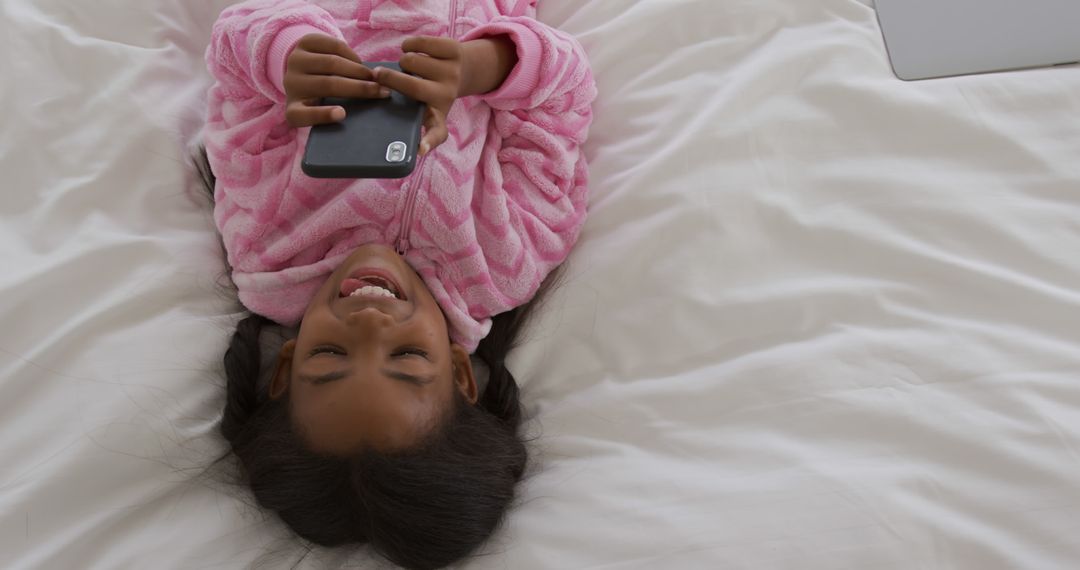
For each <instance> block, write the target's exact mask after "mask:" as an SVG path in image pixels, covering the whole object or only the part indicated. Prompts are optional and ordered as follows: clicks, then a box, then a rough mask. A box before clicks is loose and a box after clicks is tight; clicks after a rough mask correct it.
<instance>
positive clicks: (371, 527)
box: [196, 149, 553, 569]
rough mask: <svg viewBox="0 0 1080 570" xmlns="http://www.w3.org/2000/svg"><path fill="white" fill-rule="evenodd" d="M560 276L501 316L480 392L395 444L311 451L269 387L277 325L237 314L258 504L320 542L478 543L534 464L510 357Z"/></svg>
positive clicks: (229, 424) (401, 551) (415, 560)
mask: <svg viewBox="0 0 1080 570" xmlns="http://www.w3.org/2000/svg"><path fill="white" fill-rule="evenodd" d="M200 150H201V152H200V155H199V156H198V157H197V160H196V162H197V167H198V169H199V173H200V175H201V176H202V178H203V180H204V182H205V183H206V186H207V188H208V190H209V191H210V192H211V194H212V193H213V188H214V177H213V173H212V172H211V170H210V167H209V163H208V162H207V161H206V154H205V149H200ZM552 282H553V278H549V279H548V280H547V281H545V284H544V285H543V286H542V287H541V291H540V292H539V293H537V295H536V296H534V297H533V299H532V300H531V301H530V302H529V303H527V304H525V305H523V306H521V307H518V308H516V309H513V310H511V311H508V312H505V313H502V314H500V315H496V316H495V317H494V318H493V322H492V327H491V331H490V332H489V333H488V335H487V336H486V337H484V339H483V340H482V341H481V342H480V345H479V346H478V347H477V349H476V352H475V353H474V356H476V357H478V358H479V359H480V360H481V361H483V363H484V364H485V365H486V367H487V369H488V380H487V385H486V387H485V388H484V391H483V393H482V394H481V396H480V398H479V399H478V401H477V403H476V404H475V405H471V404H469V403H468V402H467V401H466V400H465V399H464V398H463V397H461V396H460V394H457V399H456V402H455V404H454V408H453V410H452V411H451V412H450V413H449V414H448V415H447V416H446V418H445V419H444V420H443V422H442V424H441V425H440V426H438V427H437V428H436V429H434V430H432V432H431V434H430V435H429V436H427V437H425V438H424V439H423V440H422V441H421V442H419V443H418V444H417V445H415V446H413V447H412V448H409V449H405V450H400V451H395V452H392V453H379V452H376V451H373V450H364V451H361V452H359V453H357V454H355V455H353V456H351V457H330V456H326V455H319V454H316V453H313V452H312V451H310V450H309V449H308V447H307V446H306V445H305V443H304V441H303V439H302V438H301V437H300V436H299V434H298V433H297V432H296V430H295V429H294V427H293V425H292V422H291V420H290V418H289V411H288V401H287V398H281V399H277V400H275V399H272V398H270V397H269V394H268V391H267V390H266V384H267V378H268V376H269V374H270V373H271V371H270V370H269V369H270V368H272V366H271V365H270V364H269V360H270V359H266V358H264V356H266V355H265V354H264V352H269V351H270V350H274V351H275V352H276V347H275V346H274V345H275V344H276V345H277V347H280V343H281V341H282V340H283V338H284V337H283V336H282V335H281V334H280V328H279V327H278V325H276V324H274V323H273V322H271V321H270V320H268V319H266V318H264V317H262V316H259V315H257V314H249V315H248V316H247V317H245V318H243V319H242V320H240V322H239V323H238V324H237V326H236V332H235V333H234V334H233V336H232V339H231V340H230V342H229V348H228V350H226V352H225V375H226V379H227V384H226V396H225V410H224V414H223V417H222V420H221V433H222V435H223V436H225V439H226V440H227V441H228V442H229V445H230V448H231V451H232V453H234V454H235V455H236V457H237V458H238V459H239V461H240V464H241V466H242V469H241V471H242V473H241V476H242V478H243V480H244V481H245V482H246V483H247V484H248V485H249V486H250V487H251V490H252V492H253V493H254V495H255V499H256V501H257V502H258V503H259V505H261V506H262V507H264V508H266V509H269V510H272V511H274V512H275V513H277V514H278V516H280V517H281V519H282V520H283V521H284V522H285V523H286V524H287V525H288V526H289V527H290V528H291V529H292V530H293V531H294V532H296V534H298V535H300V536H301V537H303V538H305V539H307V540H309V541H311V542H313V543H316V544H320V545H325V546H335V545H343V544H349V543H369V544H370V545H371V546H372V547H373V548H374V549H375V550H376V551H377V552H379V553H380V554H382V555H383V556H385V557H386V558H388V559H390V560H391V561H393V562H394V563H396V564H399V565H401V566H404V567H406V568H418V569H420V568H440V567H443V566H446V565H448V564H450V563H452V562H454V561H456V560H459V559H461V558H463V557H465V556H468V555H469V554H471V553H473V552H474V551H475V550H476V549H477V548H478V547H479V546H480V545H481V544H482V543H483V542H484V541H485V540H486V539H487V538H488V537H489V536H490V535H491V534H492V532H494V530H495V528H496V527H497V526H498V525H499V524H500V521H501V520H502V519H503V516H504V514H505V513H506V510H507V509H508V507H509V506H510V504H511V503H512V502H513V499H514V487H515V486H516V484H517V482H518V481H519V480H520V479H521V476H522V473H523V472H524V470H525V465H526V460H527V452H526V447H525V443H524V440H523V438H522V435H521V433H520V432H521V423H522V412H521V403H520V393H519V389H518V385H517V382H516V381H515V379H514V376H513V375H512V374H511V373H510V371H509V370H508V369H507V368H506V356H507V354H508V353H509V352H510V350H511V349H512V348H513V347H514V345H515V342H516V341H517V340H518V337H519V333H520V332H521V330H522V328H523V327H524V325H525V324H526V322H527V321H528V317H529V315H530V314H531V313H532V311H533V309H534V308H535V307H536V306H537V304H538V303H539V301H540V299H541V298H542V297H543V292H544V291H546V290H547V289H548V288H549V287H550V285H551V283H552ZM274 329H278V331H277V332H278V333H279V334H277V335H274V334H272V333H273V332H274ZM274 339H276V342H275V340H274ZM268 340H269V342H268ZM455 393H456V392H455Z"/></svg>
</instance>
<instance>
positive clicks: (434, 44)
mask: <svg viewBox="0 0 1080 570" xmlns="http://www.w3.org/2000/svg"><path fill="white" fill-rule="evenodd" d="M401 51H403V52H405V53H409V52H418V53H426V54H428V55H430V56H432V57H437V58H439V59H455V58H458V57H460V56H461V43H460V42H458V41H457V40H455V39H451V38H439V37H435V36H413V37H411V38H408V39H406V40H405V41H404V42H402V43H401Z"/></svg>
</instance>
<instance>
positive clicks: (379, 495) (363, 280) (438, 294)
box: [205, 0, 595, 568]
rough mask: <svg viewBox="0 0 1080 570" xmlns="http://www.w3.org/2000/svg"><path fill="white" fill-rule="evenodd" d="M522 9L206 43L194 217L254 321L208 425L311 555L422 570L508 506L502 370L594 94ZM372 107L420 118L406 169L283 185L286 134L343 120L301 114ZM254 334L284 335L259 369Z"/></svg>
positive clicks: (553, 245) (380, 20)
mask: <svg viewBox="0 0 1080 570" xmlns="http://www.w3.org/2000/svg"><path fill="white" fill-rule="evenodd" d="M534 4H535V1H534V0H533V1H530V0H406V1H402V0H351V1H345V0H324V1H319V2H306V1H303V0H249V1H246V2H242V3H240V4H237V5H235V6H232V7H230V8H228V9H227V10H225V11H224V12H223V13H222V14H221V16H220V18H219V19H218V21H217V23H216V24H215V26H214V31H213V38H212V40H211V44H210V47H209V49H208V50H207V54H206V61H207V65H208V66H209V68H210V71H211V73H212V74H213V76H214V77H215V79H216V84H215V85H214V86H213V88H212V89H211V91H210V101H209V117H208V124H207V127H206V131H205V143H206V151H207V156H208V158H209V163H210V167H211V168H212V170H213V173H214V174H215V175H216V176H217V182H216V188H215V191H214V197H215V209H214V218H215V221H216V223H217V225H218V228H219V229H220V231H221V235H222V238H223V242H224V244H225V248H226V251H227V253H228V262H229V264H230V265H231V267H232V279H233V282H234V283H235V285H236V287H237V289H238V292H239V297H240V300H241V302H242V303H243V304H244V306H245V307H246V308H247V309H249V310H250V311H251V312H252V314H251V315H250V316H249V317H247V318H245V319H243V320H242V321H240V323H239V324H238V326H237V330H236V333H235V334H234V336H233V338H232V341H231V342H230V345H229V349H228V351H227V352H226V354H225V368H226V373H227V375H228V389H227V390H228V394H227V401H226V405H225V412H224V418H223V420H222V425H221V431H222V433H223V434H224V436H225V437H226V439H228V441H229V443H230V445H231V449H232V451H233V452H234V453H235V454H236V455H237V456H238V458H239V459H240V462H241V464H242V466H243V472H244V476H245V479H246V481H247V482H248V483H249V484H250V486H251V488H252V491H253V492H254V494H255V497H256V499H257V500H258V502H259V503H260V504H261V505H262V506H263V507H265V508H268V509H270V510H273V511H275V512H276V513H277V514H278V515H279V516H280V517H281V519H282V520H283V521H284V522H285V523H286V524H288V525H289V526H290V527H291V528H292V529H293V530H294V531H296V533H297V534H299V535H300V536H302V537H304V538H305V539H308V540H310V541H312V542H315V543H318V544H323V545H338V544H345V543H363V542H370V543H371V544H372V545H373V546H374V547H375V548H376V549H377V550H378V551H379V552H381V553H382V554H384V555H385V556H387V557H388V558H390V559H391V560H393V561H394V562H397V563H398V564H401V565H403V566H407V567H411V568H434V567H440V566H444V565H446V564H449V563H451V562H453V561H454V560H457V559H459V558H461V557H463V556H466V555H468V554H469V553H470V552H472V551H473V550H474V549H475V548H476V547H477V546H479V545H480V543H482V542H483V541H484V540H485V539H486V538H487V537H488V536H489V535H490V534H491V533H492V532H493V530H494V529H495V527H496V526H497V524H498V523H499V521H500V520H501V518H502V516H503V513H504V512H505V510H506V508H507V506H508V505H509V503H510V501H511V500H512V499H513V496H514V493H513V490H514V485H515V483H516V482H517V481H518V479H520V477H521V475H522V471H523V469H524V467H525V462H526V453H525V447H524V445H523V443H522V441H521V439H520V435H519V425H520V423H521V412H520V405H519V402H518V388H517V385H516V383H515V381H514V378H513V377H512V376H511V375H510V373H509V371H508V370H507V369H506V366H505V363H504V360H505V357H506V353H507V351H509V349H510V348H511V346H512V345H513V342H514V337H515V335H516V334H517V331H518V330H519V328H520V326H521V324H522V322H523V320H524V316H525V313H526V312H527V311H528V308H529V306H530V305H529V303H530V299H533V298H534V296H535V295H537V293H538V290H539V289H540V288H541V284H542V283H543V282H544V281H545V277H546V276H548V274H549V273H550V272H551V271H553V270H554V269H555V268H556V267H557V266H558V265H559V264H560V263H561V262H562V261H563V260H564V258H565V257H566V255H567V253H568V252H569V250H570V247H571V246H572V245H573V243H574V241H575V240H576V239H577V236H578V233H579V230H580V228H581V225H582V223H583V221H584V218H585V207H586V199H587V196H586V177H587V176H586V168H585V161H584V157H583V156H582V154H581V150H580V145H581V144H582V142H583V141H584V139H585V136H586V133H587V130H588V126H589V123H590V120H591V111H590V104H591V102H592V100H593V98H594V96H595V86H594V84H593V81H592V76H591V73H590V71H589V68H588V64H587V61H586V58H585V55H584V53H583V51H582V49H581V47H580V46H579V45H578V43H577V42H576V41H575V40H574V39H573V38H571V37H570V36H568V35H566V34H564V33H561V32H559V31H557V30H554V29H552V28H550V27H547V26H545V25H543V24H541V23H539V22H537V21H536V20H535V19H534V18H533V16H534V14H535V6H534ZM364 61H400V65H401V68H402V69H403V70H404V71H406V72H408V73H399V72H395V71H391V70H385V69H378V70H377V71H376V70H373V69H370V68H368V67H366V66H365V65H364V64H363V62H364ZM389 90H396V91H400V92H402V93H404V94H405V95H408V96H410V97H412V98H414V99H418V100H420V101H423V102H425V103H426V104H427V109H428V110H427V115H426V117H425V123H424V134H423V137H422V142H421V145H420V149H419V150H420V154H421V156H420V158H419V159H418V163H417V166H416V169H415V171H414V172H413V174H412V175H410V176H409V177H408V178H404V179H401V180H315V179H311V178H308V177H307V176H305V175H304V174H303V173H302V172H301V170H300V158H301V155H302V153H303V149H304V145H305V143H306V140H307V136H308V130H309V129H307V128H305V127H309V126H311V125H314V124H320V123H327V122H334V121H339V120H341V119H342V118H343V117H344V112H345V111H344V109H342V108H340V107H324V106H319V105H318V103H319V98H321V97H330V96H336V97H353V98H375V97H385V96H387V95H388V94H389ZM493 317H494V318H493ZM273 323H278V324H279V325H284V326H285V327H293V326H297V325H298V327H299V328H298V333H297V334H296V335H295V338H289V339H288V340H286V341H285V342H284V343H283V344H280V347H279V348H277V347H275V351H276V358H271V359H269V360H264V359H263V358H262V355H263V354H265V352H266V351H265V350H261V347H265V343H266V342H267V341H268V338H269V336H268V335H265V334H261V333H262V332H263V329H264V328H267V327H269V326H271V325H272V324H273ZM470 353H475V355H476V356H477V357H479V358H480V359H481V360H483V361H484V362H485V364H486V365H487V368H488V369H489V379H488V383H487V386H486V388H485V389H483V390H481V389H479V388H478V387H477V383H476V379H475V377H474V374H473V367H472V363H471V360H470Z"/></svg>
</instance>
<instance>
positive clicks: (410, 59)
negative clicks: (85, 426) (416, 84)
mask: <svg viewBox="0 0 1080 570" xmlns="http://www.w3.org/2000/svg"><path fill="white" fill-rule="evenodd" d="M398 65H400V66H401V70H402V71H404V72H406V73H411V74H413V75H419V76H420V77H423V78H424V79H430V80H432V81H441V80H443V79H446V78H447V77H448V76H449V75H450V73H451V70H452V68H453V67H454V66H453V64H451V63H449V62H446V61H443V60H441V59H437V58H434V57H429V56H426V55H421V54H418V53H406V54H405V55H403V56H401V59H400V60H398Z"/></svg>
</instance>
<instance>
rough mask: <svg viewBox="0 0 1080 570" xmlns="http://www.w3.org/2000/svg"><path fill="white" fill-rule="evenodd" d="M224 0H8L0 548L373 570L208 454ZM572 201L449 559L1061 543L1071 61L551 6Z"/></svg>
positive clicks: (748, 560) (1076, 347)
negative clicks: (1044, 64)
mask: <svg viewBox="0 0 1080 570" xmlns="http://www.w3.org/2000/svg"><path fill="white" fill-rule="evenodd" d="M226 4H228V2H227V1H225V0H212V1H210V2H169V1H165V0H148V1H139V2H136V1H134V0H104V1H101V2H78V3H75V2H64V1H61V0H7V1H5V2H3V3H2V4H0V51H2V53H3V54H4V56H3V58H2V59H0V77H3V81H2V83H0V108H2V109H3V110H4V120H3V128H2V130H0V173H2V176H0V185H2V186H3V192H2V194H0V215H2V216H3V223H2V224H0V244H2V245H0V252H2V258H0V259H2V260H3V265H4V268H3V270H2V271H0V322H2V323H3V327H0V418H2V422H3V429H2V430H0V567H2V568H5V569H30V568H33V569H38V568H43V569H61V570H68V569H75V568H78V569H106V568H108V569H112V568H177V569H195V568H206V569H210V568H219V569H229V568H249V567H250V568H350V567H352V568H355V567H360V568H369V567H374V568H379V567H384V566H385V564H384V563H381V562H379V561H378V560H376V559H374V558H372V557H371V555H370V554H369V553H368V552H367V551H366V550H362V549H361V550H359V551H349V550H324V549H310V548H308V547H306V546H305V545H304V544H302V543H300V542H298V541H297V540H295V539H294V538H292V537H291V536H290V534H289V533H288V532H287V530H286V529H285V528H284V527H283V526H282V525H281V524H280V523H278V522H277V521H276V520H275V519H273V518H269V517H266V516H265V515H264V514H263V513H262V512H261V511H260V510H259V509H258V508H256V507H255V506H253V504H252V500H251V498H250V495H249V494H248V493H247V492H246V491H245V490H244V489H243V488H239V487H235V486H233V485H232V484H230V483H229V482H228V481H227V480H225V479H224V478H223V477H222V473H221V469H216V468H215V465H220V464H214V459H215V458H216V457H218V456H219V455H220V454H221V453H222V452H223V450H224V446H223V443H222V441H221V440H220V438H219V437H218V436H217V434H216V431H215V430H216V426H217V421H218V417H219V414H220V409H221V405H222V401H223V400H222V399H223V388H222V387H223V379H222V378H221V368H220V366H221V365H220V356H221V353H222V350H223V348H224V344H225V341H226V338H227V335H228V334H229V333H230V330H231V326H232V325H233V323H235V321H236V319H237V318H238V316H239V313H238V311H237V305H236V302H235V298H234V297H232V296H230V291H229V289H228V287H227V286H226V280H225V279H224V271H225V268H224V265H223V261H222V258H221V250H220V247H219V244H218V241H217V237H216V236H215V233H214V230H213V224H212V220H211V217H210V205H209V202H208V201H207V200H206V198H205V196H204V195H203V194H201V193H200V192H199V190H198V184H197V182H196V178H195V176H194V171H193V169H192V167H191V165H190V160H189V156H190V149H191V145H192V144H193V142H194V141H195V140H196V139H197V136H198V132H199V128H200V127H201V117H202V113H203V109H204V107H203V105H204V102H203V95H204V92H205V89H206V87H207V86H208V82H209V79H208V76H207V74H206V71H205V69H204V67H203V64H202V59H201V54H202V51H203V49H204V48H205V45H206V43H207V40H208V38H209V30H210V26H211V24H212V23H213V21H214V19H215V17H216V15H217V14H218V12H220V10H221V9H222V8H223V7H224V6H225V5H226ZM541 5H542V6H541V14H540V16H541V19H543V20H544V21H546V22H549V23H551V24H553V25H555V26H558V27H560V28H562V29H565V30H568V31H570V32H572V33H574V34H575V35H577V37H579V38H580V40H581V42H582V44H583V45H584V46H585V47H586V49H587V51H588V53H589V57H590V59H591V62H592V65H593V68H594V70H595V74H596V78H597V81H598V84H599V88H600V97H599V99H598V100H597V102H596V107H595V109H596V118H595V123H594V126H593V130H592V135H591V138H590V140H589V142H588V145H587V154H588V157H589V160H590V165H591V176H592V189H593V190H592V198H591V205H590V218H589V221H588V223H587V225H586V227H585V230H584V233H583V235H582V238H581V241H580V244H579V246H578V248H577V249H576V250H575V252H574V253H573V255H572V257H571V259H570V261H569V263H568V264H567V269H566V273H565V277H564V279H563V283H562V285H561V286H560V287H559V288H558V289H557V291H556V292H555V293H554V294H553V295H552V296H551V297H550V298H549V300H548V302H547V304H546V306H545V308H544V310H543V311H542V312H541V314H540V318H539V319H538V320H537V321H536V322H535V323H534V326H533V327H532V328H531V329H530V330H529V332H528V340H527V342H526V343H525V344H524V345H523V346H522V347H521V348H520V349H518V350H517V351H516V352H515V353H513V355H512V357H511V359H510V367H511V369H512V370H513V371H514V373H515V374H516V375H517V376H518V377H519V378H520V379H521V380H522V384H523V391H524V392H523V393H524V402H525V404H526V407H527V410H528V414H529V417H530V418H531V419H530V420H529V422H528V424H527V430H528V432H529V434H530V435H531V437H533V438H534V440H533V442H532V450H533V455H532V457H533V461H532V464H531V467H530V469H529V477H528V479H527V480H526V481H525V482H524V483H523V485H522V486H521V488H520V491H521V498H520V501H519V502H520V504H519V506H517V507H516V508H515V509H514V510H513V511H512V513H511V515H510V516H509V518H508V520H507V522H506V524H505V526H504V527H503V528H502V529H501V530H500V531H499V532H498V534H497V535H496V536H495V537H494V538H493V540H492V541H491V542H490V543H489V544H488V545H487V547H486V548H485V550H484V552H483V553H482V555H481V556H478V557H477V558H475V559H472V560H470V561H467V562H466V563H464V564H463V565H462V566H463V567H466V568H469V569H474V568H475V569H497V568H513V569H526V570H527V569H547V568H567V569H570V568H593V569H601V568H603V569H605V570H615V569H629V568H658V567H663V568H679V569H682V568H725V569H727V568H730V569H755V570H758V569H763V568H800V569H838V568H852V569H865V568H875V569H889V568H896V569H901V568H903V569H913V568H925V569H930V568H979V569H989V568H1038V569H1049V568H1075V567H1076V564H1077V561H1080V326H1078V323H1080V68H1077V67H1065V68H1057V69H1042V70H1031V71H1023V72H1013V73H1004V74H996V75H983V76H973V77H964V78H954V79H946V80H936V81H926V82H914V83H907V82H902V81H899V80H897V79H896V78H895V77H894V76H893V74H892V72H891V71H890V68H889V64H888V60H887V56H886V52H885V49H884V46H883V43H882V39H881V35H880V30H879V27H878V23H877V19H876V15H875V12H874V7H873V3H872V2H871V1H869V0H866V1H857V0H813V1H807V0H752V1H751V0H642V1H638V2H629V1H619V0H594V1H591V2H575V1H571V0H543V2H541Z"/></svg>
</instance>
